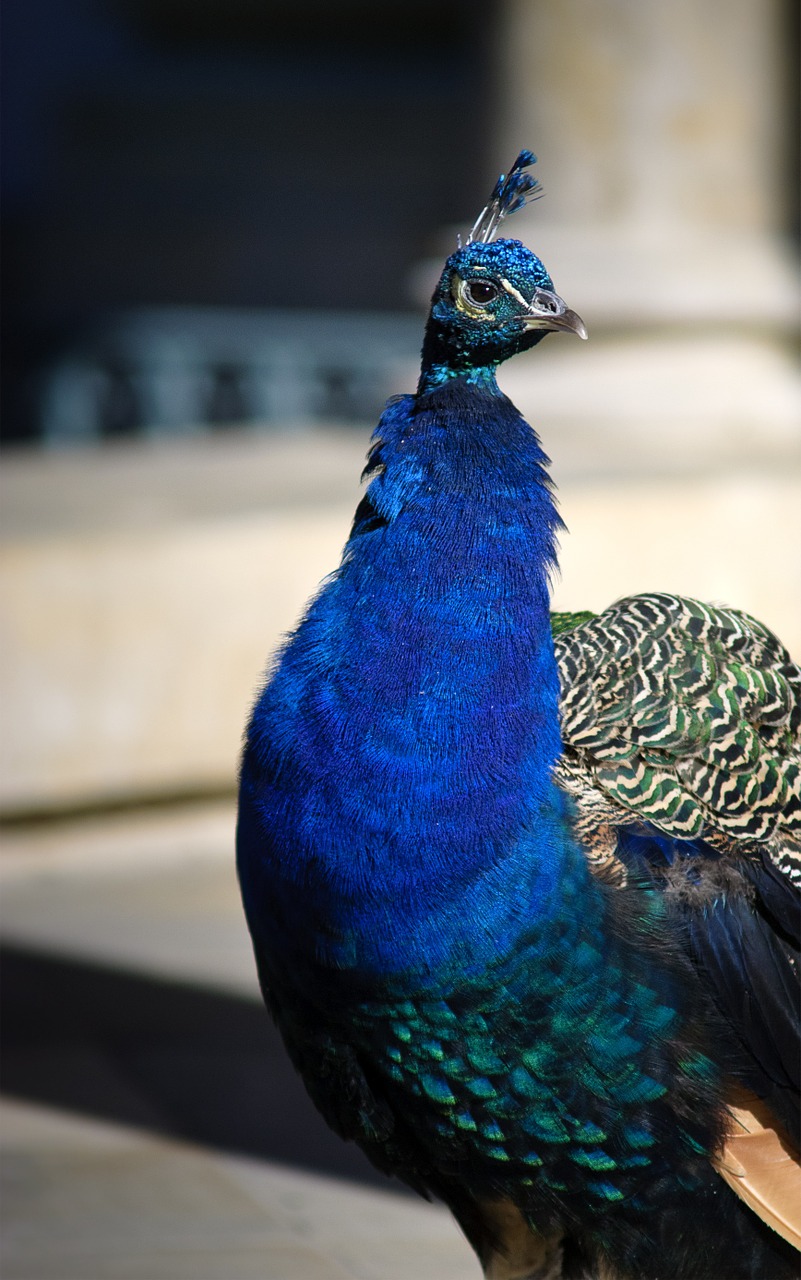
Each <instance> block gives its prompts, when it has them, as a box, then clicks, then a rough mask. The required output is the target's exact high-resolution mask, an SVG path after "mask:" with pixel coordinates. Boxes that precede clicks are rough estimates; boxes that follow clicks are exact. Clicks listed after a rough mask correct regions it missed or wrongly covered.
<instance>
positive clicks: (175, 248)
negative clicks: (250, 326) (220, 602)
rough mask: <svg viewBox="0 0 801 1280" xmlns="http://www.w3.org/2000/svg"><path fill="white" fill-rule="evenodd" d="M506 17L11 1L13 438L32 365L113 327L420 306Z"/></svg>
mask: <svg viewBox="0 0 801 1280" xmlns="http://www.w3.org/2000/svg"><path fill="white" fill-rule="evenodd" d="M495 10H496V6H495V5H493V4H487V3H478V0H395V2H394V3H393V2H388V3H384V4H380V5H376V4H375V3H373V2H372V0H8V3H7V4H6V6H5V9H4V15H3V27H4V40H3V46H4V60H5V70H4V84H5V89H4V96H5V110H4V113H3V114H4V131H5V140H4V149H3V150H4V177H3V210H4V211H3V234H4V244H5V263H6V266H5V323H4V326H3V331H4V365H5V378H6V381H5V390H6V394H5V397H4V427H3V431H4V438H5V439H6V440H7V441H8V440H19V439H24V438H26V437H31V436H32V435H35V433H36V429H37V428H36V422H35V411H34V406H33V392H32V379H33V378H34V375H35V373H36V370H37V368H40V367H42V365H43V364H45V363H47V362H48V361H50V360H52V358H53V357H54V356H55V355H57V354H58V352H59V350H61V349H62V348H63V347H64V345H65V344H67V345H68V344H69V343H70V341H71V340H72V339H73V338H74V336H75V334H76V332H80V330H81V327H82V326H84V325H85V324H86V323H88V322H89V321H91V320H96V319H97V318H98V317H100V318H102V316H103V314H104V313H106V312H107V311H109V310H116V311H117V312H119V311H120V310H124V309H125V308H128V307H142V306H162V305H174V304H183V305H199V306H204V305H205V306H208V305H219V306H226V307H246V306H259V307H261V306H268V307H296V308H306V309H308V308H321V307H322V308H332V307H343V308H363V309H372V310H374V309H389V310H399V309H400V310H403V309H404V308H406V307H407V306H408V298H407V296H406V295H405V293H404V289H403V284H402V282H403V281H404V279H405V278H407V277H408V273H409V270H410V267H411V266H412V264H413V263H414V262H415V261H416V260H417V259H418V258H419V257H420V255H421V253H422V252H423V251H424V249H425V247H426V238H427V237H428V236H429V235H430V234H431V232H432V231H433V230H435V229H436V228H438V227H441V226H442V225H443V224H445V223H448V222H449V221H455V220H458V219H461V218H463V217H464V212H465V210H466V209H467V210H470V209H473V207H474V206H476V207H477V201H478V200H480V198H481V194H482V193H483V192H484V188H485V187H486V183H487V180H488V177H489V176H490V170H491V168H492V166H491V165H489V164H488V163H487V159H486V157H485V155H484V149H485V133H484V131H485V129H486V128H487V127H488V125H489V123H490V121H489V116H490V111H489V101H488V99H489V93H490V89H489V82H490V72H491V55H492V31H493V16H494V13H495ZM128 398H129V399H131V401H132V396H131V395H129V396H128ZM229 398H230V397H229ZM126 415H127V416H125V415H124V416H125V421H126V423H127V422H128V419H130V420H131V421H133V420H134V419H135V416H136V414H135V411H134V409H133V408H131V407H130V406H128V408H127V409H126ZM117 417H119V414H116V415H115V423H116V418H117ZM115 430H116V427H115Z"/></svg>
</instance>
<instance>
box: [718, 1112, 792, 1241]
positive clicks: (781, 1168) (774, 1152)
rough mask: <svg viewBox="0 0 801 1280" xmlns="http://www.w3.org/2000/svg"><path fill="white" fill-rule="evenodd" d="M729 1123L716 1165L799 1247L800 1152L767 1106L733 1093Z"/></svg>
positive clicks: (762, 1215) (739, 1192) (756, 1209)
mask: <svg viewBox="0 0 801 1280" xmlns="http://www.w3.org/2000/svg"><path fill="white" fill-rule="evenodd" d="M728 1110H729V1114H730V1115H731V1118H732V1125H731V1128H730V1130H729V1133H728V1136H727V1137H726V1141H725V1143H724V1145H723V1151H722V1152H721V1155H720V1156H719V1157H718V1159H717V1160H716V1161H715V1167H716V1168H717V1171H718V1173H719V1174H720V1175H721V1177H722V1178H723V1179H724V1180H725V1181H726V1182H727V1183H728V1185H729V1186H730V1187H731V1189H732V1191H734V1192H736V1194H737V1195H738V1196H739V1197H740V1199H741V1200H743V1201H744V1202H745V1204H747V1205H748V1207H749V1209H753V1211H754V1213H756V1214H757V1215H758V1216H759V1217H760V1218H761V1219H762V1221H763V1222H766V1223H767V1224H768V1226H770V1227H772V1228H773V1230H774V1231H777V1232H778V1233H779V1235H780V1236H782V1237H783V1239H785V1240H786V1241H787V1242H788V1244H791V1245H793V1246H794V1248H796V1249H799V1250H801V1156H800V1155H799V1153H798V1151H796V1150H795V1148H794V1146H793V1145H792V1143H791V1142H790V1140H789V1138H788V1137H787V1135H786V1134H785V1133H784V1132H783V1131H782V1130H781V1129H779V1128H778V1126H777V1124H776V1122H775V1120H774V1119H773V1117H772V1116H771V1114H770V1112H769V1111H768V1110H767V1108H766V1107H765V1106H764V1105H763V1104H762V1103H761V1102H760V1101H759V1099H758V1098H755V1097H754V1096H753V1094H748V1093H746V1092H745V1091H744V1090H737V1092H736V1093H732V1095H731V1100H730V1102H729V1107H728Z"/></svg>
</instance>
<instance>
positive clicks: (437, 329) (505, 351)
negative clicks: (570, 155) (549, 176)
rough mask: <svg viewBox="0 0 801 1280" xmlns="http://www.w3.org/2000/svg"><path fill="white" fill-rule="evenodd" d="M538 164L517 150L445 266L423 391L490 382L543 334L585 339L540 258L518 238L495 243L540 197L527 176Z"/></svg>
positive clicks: (435, 305)
mask: <svg viewBox="0 0 801 1280" xmlns="http://www.w3.org/2000/svg"><path fill="white" fill-rule="evenodd" d="M535 159H536V157H535V156H533V155H532V153H531V152H530V151H521V152H520V155H519V156H518V158H517V160H516V161H515V163H514V165H513V166H512V169H511V170H510V172H509V175H508V176H506V175H505V174H501V176H500V178H499V179H498V181H497V183H496V184H495V188H494V189H493V192H492V195H491V197H490V200H489V203H488V204H487V205H486V207H485V208H484V209H482V211H481V213H480V214H479V216H478V218H477V220H476V222H475V225H474V226H473V229H472V230H471V232H470V235H469V236H468V238H467V243H466V244H464V245H461V244H460V245H459V248H458V249H457V251H456V253H454V254H452V255H451V256H450V258H448V261H447V262H446V263H445V269H444V271H443V273H442V275H441V277H440V280H439V284H438V285H437V287H436V289H435V291H434V297H433V299H432V303H431V312H430V314H429V318H428V323H427V325H426V336H425V342H424V345H423V374H422V378H421V387H430V386H431V385H436V384H438V383H442V382H444V381H446V380H448V379H449V378H453V377H466V378H467V379H468V380H469V381H482V380H488V379H493V378H494V370H495V369H496V368H497V366H498V365H499V364H500V363H501V361H502V360H506V359H508V358H509V356H513V355H516V354H517V353H518V352H520V351H526V350H528V348H529V347H533V346H534V345H535V344H536V343H537V342H540V341H541V340H542V338H544V337H545V334H546V333H551V332H560V331H561V332H566V333H575V334H576V335H577V336H578V337H579V338H586V337H587V330H586V329H585V327H584V323H583V321H582V320H581V318H580V316H578V315H577V314H576V312H575V311H571V310H570V309H569V308H568V306H567V305H566V303H564V302H563V301H562V299H561V298H560V297H559V295H558V294H557V293H556V292H555V290H554V287H553V282H552V280H551V277H550V276H549V275H548V272H547V271H546V269H545V267H544V266H543V264H542V262H541V261H540V259H539V258H538V257H536V256H535V254H533V253H532V252H531V251H530V249H527V248H526V247H525V245H523V244H521V242H520V241H519V240H494V239H493V237H494V235H495V232H496V231H497V229H498V227H499V226H500V224H501V222H502V221H503V219H504V218H505V217H507V216H508V214H510V213H514V212H515V210H517V209H521V208H522V207H523V205H524V204H526V203H527V202H528V201H529V200H532V199H537V197H538V196H539V195H541V194H542V193H541V189H540V185H539V183H538V182H537V181H536V179H535V178H533V177H531V175H530V174H528V173H526V172H525V170H526V168H527V167H528V166H529V165H531V164H534V162H535Z"/></svg>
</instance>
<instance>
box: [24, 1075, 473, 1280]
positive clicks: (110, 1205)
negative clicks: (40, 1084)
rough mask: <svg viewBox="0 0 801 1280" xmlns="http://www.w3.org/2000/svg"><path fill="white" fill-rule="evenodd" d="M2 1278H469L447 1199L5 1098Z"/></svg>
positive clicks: (467, 1255)
mask: <svg viewBox="0 0 801 1280" xmlns="http://www.w3.org/2000/svg"><path fill="white" fill-rule="evenodd" d="M0 1135H2V1137H1V1147H0V1149H1V1151H2V1158H3V1159H2V1170H3V1197H2V1213H3V1246H2V1275H3V1280H419V1277H421V1276H436V1277H437V1278H438V1280H467V1277H470V1276H474V1275H477V1274H478V1268H477V1266H476V1263H475V1260H474V1259H473V1257H472V1254H471V1252H470V1250H469V1248H468V1246H467V1244H466V1242H465V1241H464V1240H463V1239H462V1237H461V1236H460V1235H459V1232H458V1230H457V1228H456V1226H455V1225H454V1223H453V1222H452V1220H451V1218H450V1215H449V1214H448V1213H447V1212H446V1211H445V1210H444V1209H442V1208H440V1207H435V1206H432V1205H427V1204H425V1203H423V1202H422V1201H420V1202H417V1201H415V1200H412V1199H410V1198H409V1197H405V1196H400V1195H394V1194H392V1193H391V1192H380V1191H372V1190H365V1189H364V1188H361V1187H356V1186H354V1185H351V1184H349V1183H346V1182H336V1181H334V1180H331V1179H328V1178H323V1177H319V1176H314V1175H311V1174H303V1173H298V1172H296V1171H294V1170H291V1169H287V1168H284V1167H282V1166H280V1165H270V1164H267V1163H261V1162H257V1161H253V1160H247V1159H244V1158H242V1157H234V1156H225V1155H220V1154H216V1153H212V1152H209V1151H204V1150H201V1149H199V1148H197V1147H193V1146H190V1145H189V1144H182V1143H178V1142H169V1141H166V1140H164V1139H160V1138H155V1137H152V1136H150V1135H148V1134H146V1133H141V1132H137V1131H135V1130H131V1129H127V1128H124V1127H123V1126H120V1125H113V1124H106V1123H100V1122H98V1121H90V1120H85V1119H80V1118H77V1117H75V1116H71V1115H68V1114H66V1113H63V1112H59V1111H52V1110H49V1109H47V1108H44V1107H39V1106H33V1105H30V1104H26V1103H22V1102H12V1101H9V1100H6V1101H4V1102H3V1104H2V1107H0Z"/></svg>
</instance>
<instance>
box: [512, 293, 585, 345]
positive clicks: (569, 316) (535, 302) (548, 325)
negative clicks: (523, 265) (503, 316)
mask: <svg viewBox="0 0 801 1280" xmlns="http://www.w3.org/2000/svg"><path fill="white" fill-rule="evenodd" d="M521 318H522V321H523V326H524V328H526V329H554V330H557V331H558V332H560V333H575V335H576V337H577V338H586V337H587V329H586V326H585V324H584V321H583V320H582V318H581V316H580V315H578V313H577V312H575V311H571V310H570V308H569V307H568V306H567V303H566V302H564V300H563V299H562V298H560V297H559V294H558V293H553V292H552V291H551V290H550V289H535V290H534V294H533V297H532V299H531V302H530V303H529V308H528V313H527V314H526V315H524V316H522V317H521Z"/></svg>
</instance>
